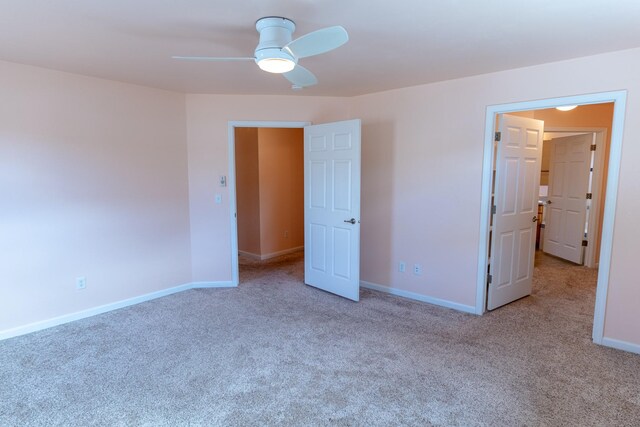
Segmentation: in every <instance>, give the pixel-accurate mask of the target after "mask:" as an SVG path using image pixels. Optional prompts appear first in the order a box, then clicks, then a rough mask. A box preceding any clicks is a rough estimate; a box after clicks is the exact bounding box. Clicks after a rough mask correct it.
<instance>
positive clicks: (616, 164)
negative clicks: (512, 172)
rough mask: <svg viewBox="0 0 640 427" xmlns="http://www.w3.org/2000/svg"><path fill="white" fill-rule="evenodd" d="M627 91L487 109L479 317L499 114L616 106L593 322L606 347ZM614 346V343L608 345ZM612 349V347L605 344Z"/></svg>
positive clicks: (598, 340) (596, 339)
mask: <svg viewBox="0 0 640 427" xmlns="http://www.w3.org/2000/svg"><path fill="white" fill-rule="evenodd" d="M626 100H627V91H625V90H622V91H615V92H602V93H594V94H587V95H576V96H568V97H562V98H551V99H543V100H536V101H525V102H515V103H511V104H502V105H490V106H487V113H486V116H485V132H484V156H483V161H482V193H481V194H482V196H481V207H480V236H479V239H478V240H479V246H478V272H477V283H476V306H475V312H476V314H482V313H484V311H485V305H486V291H487V287H486V283H487V258H488V257H487V254H488V247H487V246H488V241H489V219H490V209H491V207H490V200H491V179H492V171H493V131H494V129H493V128H494V125H495V116H496V114H501V113H509V112H514V111H526V110H539V109H544V108H552V107H557V106H560V105H567V104H571V105H574V104H575V105H587V104H601V103H605V102H613V103H614V107H613V123H612V126H611V145H610V149H609V169H608V175H607V194H606V199H605V208H604V216H603V220H602V238H601V240H600V242H601V243H600V262H599V270H598V285H597V288H596V304H595V311H594V319H593V341H594V342H595V343H596V344H604V342H603V333H604V317H605V308H606V305H607V290H608V288H609V269H610V266H611V249H612V246H613V226H614V219H615V211H616V201H617V196H618V176H619V172H620V159H621V153H622V134H623V127H624V119H625V111H626ZM607 342H610V341H607ZM605 345H608V344H605Z"/></svg>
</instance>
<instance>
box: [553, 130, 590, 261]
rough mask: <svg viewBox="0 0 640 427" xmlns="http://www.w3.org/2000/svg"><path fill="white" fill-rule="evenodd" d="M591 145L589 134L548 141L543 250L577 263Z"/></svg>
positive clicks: (583, 227) (582, 235)
mask: <svg viewBox="0 0 640 427" xmlns="http://www.w3.org/2000/svg"><path fill="white" fill-rule="evenodd" d="M592 142H593V134H591V133H588V134H585V135H575V136H567V137H564V138H554V139H553V140H552V142H551V152H550V158H549V200H548V201H547V207H546V210H547V212H546V215H545V218H546V220H545V229H544V245H543V250H544V252H546V253H548V254H551V255H555V256H557V257H560V258H563V259H566V260H569V261H571V262H575V263H576V264H582V252H583V246H582V240H583V239H584V229H585V222H586V215H587V199H586V197H587V192H588V191H589V169H590V168H591V144H592Z"/></svg>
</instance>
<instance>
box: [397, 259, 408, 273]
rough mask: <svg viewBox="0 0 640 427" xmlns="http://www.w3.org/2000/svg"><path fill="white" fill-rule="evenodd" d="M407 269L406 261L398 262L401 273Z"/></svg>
mask: <svg viewBox="0 0 640 427" xmlns="http://www.w3.org/2000/svg"><path fill="white" fill-rule="evenodd" d="M406 269H407V265H406V264H405V263H404V261H400V263H399V264H398V271H399V272H400V273H404V272H405V271H406Z"/></svg>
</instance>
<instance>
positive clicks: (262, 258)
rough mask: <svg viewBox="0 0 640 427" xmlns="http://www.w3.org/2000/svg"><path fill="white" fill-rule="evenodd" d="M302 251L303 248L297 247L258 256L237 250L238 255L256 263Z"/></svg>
mask: <svg viewBox="0 0 640 427" xmlns="http://www.w3.org/2000/svg"><path fill="white" fill-rule="evenodd" d="M301 251H304V246H298V247H295V248H289V249H284V250H282V251H278V252H271V253H269V254H264V255H260V254H254V253H253V252H247V251H241V250H238V253H239V254H240V255H243V256H246V257H247V258H251V259H255V260H258V261H266V260H268V259H271V258H276V257H279V256H282V255H289V254H292V253H295V252H301Z"/></svg>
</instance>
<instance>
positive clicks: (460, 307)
mask: <svg viewBox="0 0 640 427" xmlns="http://www.w3.org/2000/svg"><path fill="white" fill-rule="evenodd" d="M360 286H362V287H363V288H367V289H373V290H374V291H380V292H384V293H386V294H390V295H395V296H398V297H402V298H408V299H411V300H415V301H420V302H426V303H429V304H433V305H438V306H440V307H446V308H451V309H453V310H457V311H462V312H465V313H471V314H476V308H475V307H474V306H472V305H464V304H459V303H457V302H452V301H448V300H444V299H440V298H434V297H430V296H427V295H421V294H417V293H415V292H409V291H404V290H402V289H397V288H390V287H388V286H383V285H378V284H376V283H371V282H365V281H364V280H361V281H360Z"/></svg>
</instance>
